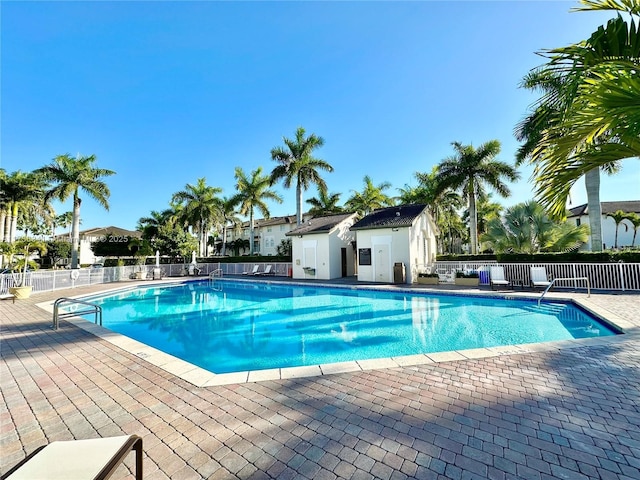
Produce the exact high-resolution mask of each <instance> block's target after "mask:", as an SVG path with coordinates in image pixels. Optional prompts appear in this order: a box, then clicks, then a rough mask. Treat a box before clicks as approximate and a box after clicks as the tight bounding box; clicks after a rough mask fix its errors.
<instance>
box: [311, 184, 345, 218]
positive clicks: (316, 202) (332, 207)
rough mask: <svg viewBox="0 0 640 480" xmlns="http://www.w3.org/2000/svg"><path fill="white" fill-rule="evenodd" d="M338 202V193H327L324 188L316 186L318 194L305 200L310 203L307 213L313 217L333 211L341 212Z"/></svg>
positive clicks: (329, 213)
mask: <svg viewBox="0 0 640 480" xmlns="http://www.w3.org/2000/svg"><path fill="white" fill-rule="evenodd" d="M339 202H340V194H339V193H328V192H327V191H326V190H322V189H321V188H318V196H317V197H312V198H310V199H309V200H307V203H308V204H309V205H311V208H310V209H309V214H310V215H313V216H314V217H320V216H322V215H332V214H334V213H342V212H343V211H344V208H342V207H341V206H340V205H338V203H339Z"/></svg>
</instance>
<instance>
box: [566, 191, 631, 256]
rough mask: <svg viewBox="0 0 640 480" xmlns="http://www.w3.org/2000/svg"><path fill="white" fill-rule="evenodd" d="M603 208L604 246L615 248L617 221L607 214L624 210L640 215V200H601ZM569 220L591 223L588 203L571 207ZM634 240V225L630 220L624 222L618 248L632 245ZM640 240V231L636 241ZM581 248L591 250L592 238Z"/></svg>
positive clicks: (619, 233) (619, 228) (578, 223)
mask: <svg viewBox="0 0 640 480" xmlns="http://www.w3.org/2000/svg"><path fill="white" fill-rule="evenodd" d="M600 206H601V207H600V208H601V209H602V243H603V245H602V247H603V248H605V249H606V248H613V247H614V245H615V238H616V222H615V221H614V220H613V218H611V217H608V216H607V214H611V213H615V212H617V211H618V210H622V211H623V212H625V213H631V212H633V213H636V214H637V215H640V200H628V201H622V202H600ZM567 221H568V222H571V223H573V224H574V225H584V224H586V225H589V210H588V208H587V204H586V203H585V204H584V205H579V206H577V207H574V208H571V209H569V212H568V213H567ZM632 241H633V225H632V224H631V222H629V221H628V220H625V221H624V222H622V224H621V225H620V226H619V227H618V248H622V247H630V246H631V242H632ZM638 241H640V233H639V234H638V236H637V240H636V243H637V242H638ZM580 250H585V251H590V250H591V240H589V241H588V242H587V243H586V244H585V245H583V246H582V248H581V249H580Z"/></svg>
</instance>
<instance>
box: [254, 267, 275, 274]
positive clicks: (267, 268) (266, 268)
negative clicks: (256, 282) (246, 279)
mask: <svg viewBox="0 0 640 480" xmlns="http://www.w3.org/2000/svg"><path fill="white" fill-rule="evenodd" d="M274 273H275V272H272V271H271V265H267V266H266V267H265V269H264V272H256V273H255V274H254V275H273V274H274Z"/></svg>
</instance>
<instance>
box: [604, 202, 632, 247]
mask: <svg viewBox="0 0 640 480" xmlns="http://www.w3.org/2000/svg"><path fill="white" fill-rule="evenodd" d="M607 217H609V218H611V219H613V221H614V222H615V224H616V236H615V242H614V246H613V248H618V230H619V229H620V225H621V224H622V225H624V231H625V232H627V231H629V226H628V225H626V224H624V223H622V222H624V221H625V220H628V218H629V214H628V213H626V212H623V211H622V210H616V211H615V212H613V213H607Z"/></svg>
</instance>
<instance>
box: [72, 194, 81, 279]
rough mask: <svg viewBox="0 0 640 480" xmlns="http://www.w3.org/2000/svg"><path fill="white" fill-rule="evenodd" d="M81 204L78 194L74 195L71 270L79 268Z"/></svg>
mask: <svg viewBox="0 0 640 480" xmlns="http://www.w3.org/2000/svg"><path fill="white" fill-rule="evenodd" d="M80 203H81V200H80V198H79V197H78V193H77V192H76V193H75V194H74V195H73V222H72V227H71V268H78V247H79V246H80Z"/></svg>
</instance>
